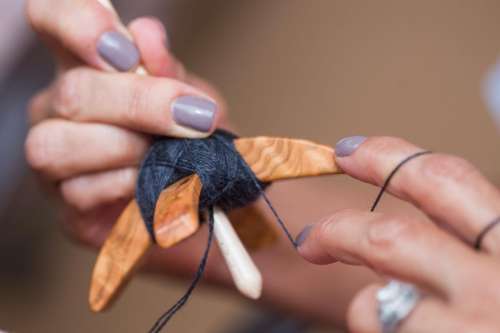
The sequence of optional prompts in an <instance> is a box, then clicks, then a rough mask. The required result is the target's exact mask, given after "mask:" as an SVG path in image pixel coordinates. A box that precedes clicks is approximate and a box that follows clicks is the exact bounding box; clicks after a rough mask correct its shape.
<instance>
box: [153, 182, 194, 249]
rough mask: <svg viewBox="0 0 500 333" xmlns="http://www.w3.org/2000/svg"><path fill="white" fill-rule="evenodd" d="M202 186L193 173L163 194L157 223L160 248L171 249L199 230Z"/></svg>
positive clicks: (157, 205) (157, 237)
mask: <svg viewBox="0 0 500 333" xmlns="http://www.w3.org/2000/svg"><path fill="white" fill-rule="evenodd" d="M201 187H202V184H201V181H200V177H198V175H196V174H193V175H191V176H187V177H185V178H182V179H181V180H179V181H177V182H176V183H174V184H172V185H170V186H169V187H167V188H166V189H165V190H163V192H161V194H160V197H159V198H158V201H157V202H156V208H155V214H154V224H153V228H154V232H155V237H156V242H157V243H158V245H160V246H161V247H165V248H168V247H170V246H172V245H174V244H177V243H178V242H180V241H182V240H183V239H185V238H187V237H189V236H191V235H192V234H194V233H195V232H196V230H198V227H199V221H198V219H199V216H198V215H199V213H198V212H199V207H198V204H199V201H200V192H201Z"/></svg>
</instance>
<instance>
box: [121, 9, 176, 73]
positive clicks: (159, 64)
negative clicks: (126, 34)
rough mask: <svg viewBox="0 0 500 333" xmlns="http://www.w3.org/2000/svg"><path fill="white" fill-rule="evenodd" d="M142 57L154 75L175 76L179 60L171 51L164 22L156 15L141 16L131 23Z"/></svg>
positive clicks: (131, 30)
mask: <svg viewBox="0 0 500 333" xmlns="http://www.w3.org/2000/svg"><path fill="white" fill-rule="evenodd" d="M129 31H130V33H131V34H132V36H133V38H134V40H135V42H136V44H137V47H138V48H139V52H140V54H141V59H142V62H143V64H144V66H145V67H146V69H147V70H148V72H149V73H150V74H152V75H156V76H163V77H175V76H176V74H177V62H176V60H175V58H174V57H173V56H172V55H171V53H170V52H169V50H168V49H169V38H168V34H167V30H166V28H165V26H164V24H163V23H162V22H161V21H160V20H159V19H157V18H155V17H140V18H137V19H135V20H133V21H132V22H131V23H130V24H129Z"/></svg>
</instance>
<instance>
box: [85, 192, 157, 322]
mask: <svg viewBox="0 0 500 333" xmlns="http://www.w3.org/2000/svg"><path fill="white" fill-rule="evenodd" d="M151 244H152V243H151V237H150V236H149V233H148V231H147V230H146V227H145V225H144V222H143V221H142V218H141V213H140V211H139V206H138V205H137V203H136V201H135V200H132V201H131V202H130V203H129V204H128V206H127V207H126V208H125V210H124V211H123V213H122V214H121V216H120V217H119V218H118V220H117V222H116V224H115V225H114V227H113V229H112V230H111V232H110V234H109V236H108V238H107V239H106V242H105V243H104V245H103V246H102V248H101V251H100V253H99V256H98V257H97V261H96V263H95V266H94V271H93V273H92V279H91V284H90V293H89V305H90V308H91V309H92V310H93V311H96V312H99V311H102V310H104V309H105V308H106V307H107V306H109V305H110V303H111V302H112V300H113V299H114V298H115V297H116V296H117V294H118V293H119V291H120V289H121V288H122V287H123V286H124V285H125V283H126V282H127V281H128V279H129V278H130V276H131V275H132V273H133V272H134V270H135V269H136V268H137V266H138V264H139V263H140V260H141V258H142V257H143V256H144V254H145V253H146V251H147V250H148V249H149V248H150V246H151Z"/></svg>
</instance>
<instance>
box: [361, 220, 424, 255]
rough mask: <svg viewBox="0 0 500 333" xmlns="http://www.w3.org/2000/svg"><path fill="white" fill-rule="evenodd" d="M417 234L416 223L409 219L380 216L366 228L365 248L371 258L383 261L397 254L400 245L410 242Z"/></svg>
mask: <svg viewBox="0 0 500 333" xmlns="http://www.w3.org/2000/svg"><path fill="white" fill-rule="evenodd" d="M417 232H418V225H417V223H416V222H414V221H412V220H410V219H406V220H403V219H402V218H400V217H396V216H388V215H380V216H378V217H376V218H375V219H374V220H373V221H372V222H371V223H370V226H369V227H368V231H367V236H366V247H367V250H368V251H370V252H371V253H372V254H373V258H375V259H378V260H381V261H383V260H385V259H387V258H390V257H391V256H392V255H393V254H394V253H395V252H397V251H398V250H399V248H400V247H401V244H405V243H408V242H409V241H411V240H412V239H413V238H414V237H415V235H416V233H417Z"/></svg>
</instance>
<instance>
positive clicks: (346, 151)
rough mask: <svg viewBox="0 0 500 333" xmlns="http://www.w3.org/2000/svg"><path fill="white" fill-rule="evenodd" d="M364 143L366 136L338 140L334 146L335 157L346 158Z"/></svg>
mask: <svg viewBox="0 0 500 333" xmlns="http://www.w3.org/2000/svg"><path fill="white" fill-rule="evenodd" d="M365 141H366V136H362V135H354V136H348V137H345V138H342V139H340V140H339V141H338V142H337V144H336V145H335V152H336V156H337V157H348V156H351V155H352V154H354V152H355V151H356V150H357V149H358V148H359V146H361V144H363V142H365Z"/></svg>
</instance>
